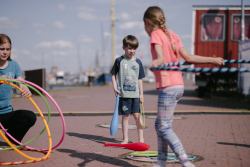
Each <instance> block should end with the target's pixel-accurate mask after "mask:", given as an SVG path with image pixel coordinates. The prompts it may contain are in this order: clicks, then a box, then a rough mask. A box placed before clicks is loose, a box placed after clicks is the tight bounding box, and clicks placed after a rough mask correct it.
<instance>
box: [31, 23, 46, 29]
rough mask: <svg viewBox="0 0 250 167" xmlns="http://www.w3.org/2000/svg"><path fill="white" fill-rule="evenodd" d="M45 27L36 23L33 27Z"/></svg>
mask: <svg viewBox="0 0 250 167" xmlns="http://www.w3.org/2000/svg"><path fill="white" fill-rule="evenodd" d="M44 26H45V25H44V24H40V23H34V24H33V27H35V28H42V27H44Z"/></svg>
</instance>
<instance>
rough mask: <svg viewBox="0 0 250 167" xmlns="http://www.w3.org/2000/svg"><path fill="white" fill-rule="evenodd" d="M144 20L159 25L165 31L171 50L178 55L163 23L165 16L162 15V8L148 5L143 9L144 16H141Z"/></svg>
mask: <svg viewBox="0 0 250 167" xmlns="http://www.w3.org/2000/svg"><path fill="white" fill-rule="evenodd" d="M145 20H147V21H148V22H149V24H151V25H153V26H157V27H159V28H160V29H162V30H163V31H164V32H165V33H166V35H167V36H168V38H169V40H170V43H171V46H172V49H173V52H174V53H176V54H177V56H178V50H177V49H176V47H175V45H174V43H173V42H172V39H171V36H170V34H169V33H168V31H167V27H166V25H165V17H164V13H163V11H162V9H161V8H159V7H158V6H151V7H149V8H148V9H147V10H146V11H145V13H144V16H143V21H144V22H145Z"/></svg>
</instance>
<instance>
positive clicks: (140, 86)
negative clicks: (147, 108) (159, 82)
mask: <svg viewBox="0 0 250 167" xmlns="http://www.w3.org/2000/svg"><path fill="white" fill-rule="evenodd" d="M138 83H139V91H140V102H141V103H143V101H144V97H143V86H142V85H143V84H142V79H139V80H138Z"/></svg>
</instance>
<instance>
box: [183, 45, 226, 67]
mask: <svg viewBox="0 0 250 167" xmlns="http://www.w3.org/2000/svg"><path fill="white" fill-rule="evenodd" d="M180 55H181V56H182V57H183V59H185V61H187V62H189V63H212V64H214V65H219V66H221V65H225V63H224V62H223V58H221V57H215V58H214V57H203V56H198V55H191V54H189V53H188V51H186V49H185V48H184V47H182V48H180Z"/></svg>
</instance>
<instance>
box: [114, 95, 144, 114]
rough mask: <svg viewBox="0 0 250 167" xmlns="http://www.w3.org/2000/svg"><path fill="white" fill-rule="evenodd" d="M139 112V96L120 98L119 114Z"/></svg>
mask: <svg viewBox="0 0 250 167" xmlns="http://www.w3.org/2000/svg"><path fill="white" fill-rule="evenodd" d="M134 112H140V98H122V97H121V98H120V100H119V115H127V114H132V113H134Z"/></svg>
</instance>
